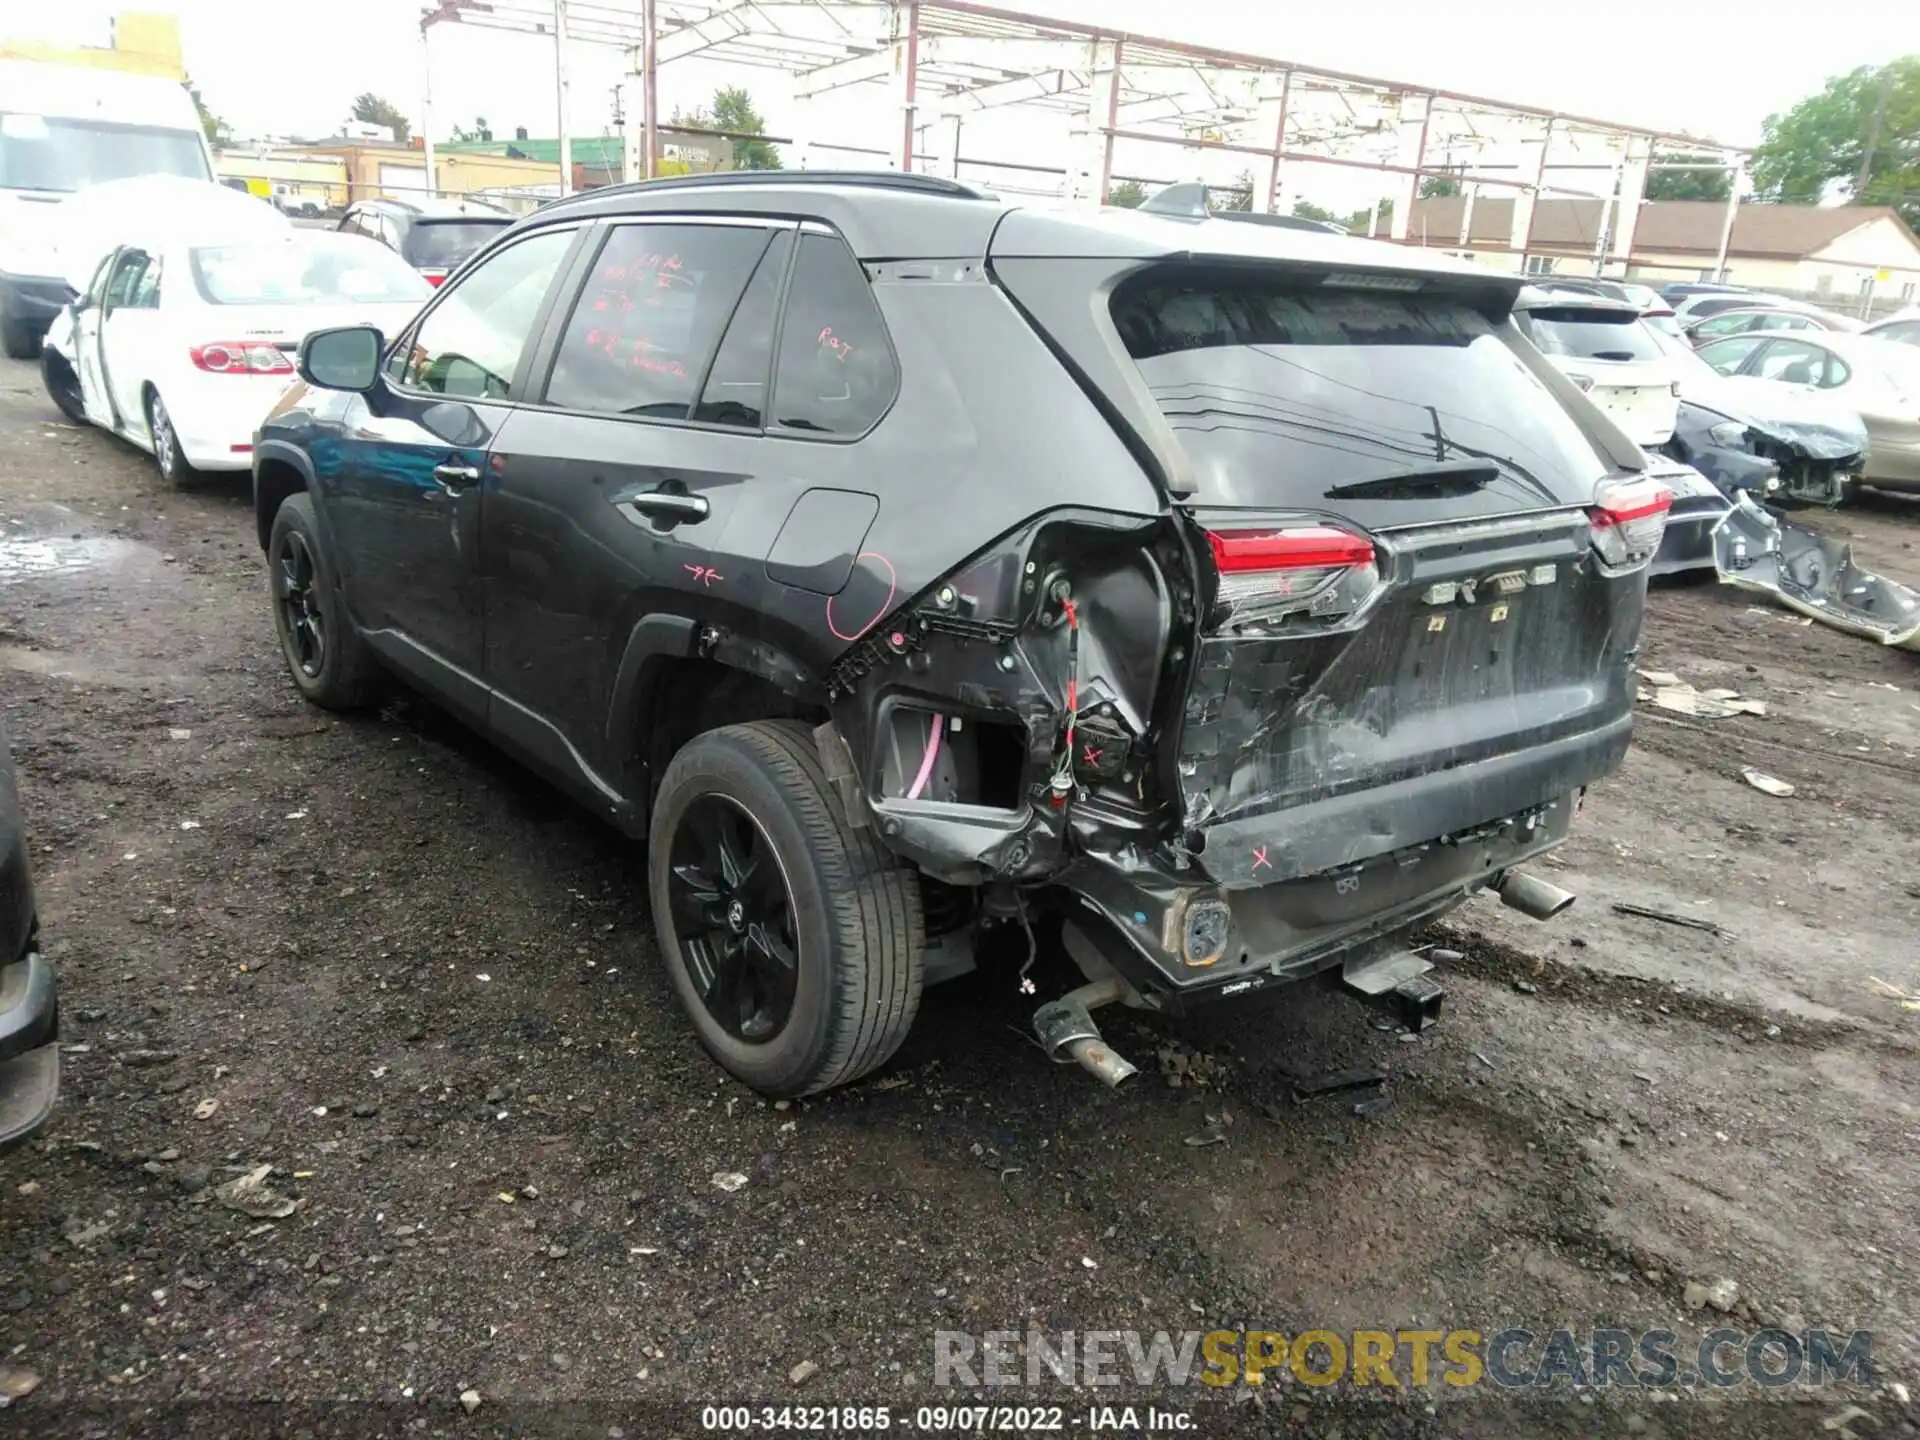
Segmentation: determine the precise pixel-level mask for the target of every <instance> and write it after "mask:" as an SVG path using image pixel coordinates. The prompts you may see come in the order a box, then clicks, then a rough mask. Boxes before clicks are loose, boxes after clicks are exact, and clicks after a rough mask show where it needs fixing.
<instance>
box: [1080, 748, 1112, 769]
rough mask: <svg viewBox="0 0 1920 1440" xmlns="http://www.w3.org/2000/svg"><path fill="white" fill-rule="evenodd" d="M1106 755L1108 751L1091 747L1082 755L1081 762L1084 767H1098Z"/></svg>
mask: <svg viewBox="0 0 1920 1440" xmlns="http://www.w3.org/2000/svg"><path fill="white" fill-rule="evenodd" d="M1104 754H1106V751H1104V750H1100V749H1097V748H1095V747H1094V746H1092V745H1089V746H1087V748H1086V749H1085V750H1084V751H1083V752H1082V753H1081V755H1080V761H1081V763H1082V764H1084V765H1098V764H1099V763H1100V757H1101V756H1102V755H1104Z"/></svg>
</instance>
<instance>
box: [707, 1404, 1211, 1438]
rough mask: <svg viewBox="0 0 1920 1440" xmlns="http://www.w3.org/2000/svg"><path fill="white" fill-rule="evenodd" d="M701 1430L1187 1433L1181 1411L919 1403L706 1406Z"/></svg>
mask: <svg viewBox="0 0 1920 1440" xmlns="http://www.w3.org/2000/svg"><path fill="white" fill-rule="evenodd" d="M700 1428H701V1429H703V1430H710V1431H715V1432H718V1433H720V1434H734V1435H745V1434H749V1433H752V1432H756V1431H776V1430H792V1431H805V1432H810V1433H816V1434H850V1435H873V1434H879V1433H882V1432H885V1431H890V1430H901V1431H906V1432H922V1433H926V1434H941V1433H952V1434H963V1435H977V1434H982V1433H987V1432H992V1433H1000V1434H1009V1435H1039V1434H1051V1433H1055V1432H1060V1431H1064V1430H1067V1429H1069V1428H1071V1429H1074V1430H1080V1429H1085V1430H1089V1431H1095V1432H1098V1431H1126V1432H1129V1433H1136V1432H1139V1431H1143V1430H1150V1431H1165V1432H1168V1433H1181V1432H1191V1431H1192V1430H1193V1429H1194V1419H1193V1416H1192V1414H1191V1413H1189V1412H1188V1411H1185V1410H1178V1409H1167V1408H1162V1407H1160V1406H1157V1405H1096V1406H1092V1407H1089V1408H1088V1410H1087V1411H1086V1412H1085V1414H1084V1415H1082V1414H1079V1413H1070V1412H1069V1411H1068V1410H1067V1408H1066V1407H1065V1406H1063V1405H921V1406H918V1407H917V1408H915V1409H913V1410H904V1409H903V1410H900V1411H898V1412H896V1411H895V1410H894V1409H893V1407H892V1406H888V1405H708V1406H705V1407H703V1408H702V1409H701V1411H700Z"/></svg>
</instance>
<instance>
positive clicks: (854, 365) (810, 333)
mask: <svg viewBox="0 0 1920 1440" xmlns="http://www.w3.org/2000/svg"><path fill="white" fill-rule="evenodd" d="M899 382H900V371H899V367H898V365H897V364H896V363H895V361H894V358H893V345H892V343H891V342H890V341H889V340H888V339H887V328H886V325H885V324H884V323H883V322H882V320H881V319H880V307H879V306H878V305H877V304H875V303H874V299H873V287H872V286H871V285H869V284H868V283H867V272H866V271H865V270H863V269H862V268H861V267H860V262H859V261H858V260H856V259H854V258H853V252H852V251H851V250H849V249H848V248H847V246H846V242H845V241H843V240H841V239H840V238H839V237H838V236H835V235H815V234H807V235H802V236H801V237H800V251H799V254H797V255H796V256H795V257H794V261H793V279H792V281H791V282H790V283H789V284H788V286H787V313H786V315H785V317H784V318H783V320H782V322H781V327H780V358H779V363H778V365H777V366H776V368H775V370H774V379H773V416H774V424H775V425H776V426H777V427H779V428H781V429H785V430H797V431H801V432H804V433H807V434H814V435H835V436H846V437H850V436H855V435H863V434H865V433H866V432H867V431H868V430H870V429H872V428H873V425H874V423H875V422H876V421H878V420H879V419H880V417H881V416H882V415H884V414H886V412H887V407H888V406H889V405H891V404H892V403H893V396H894V391H895V390H896V389H897V388H898V387H899Z"/></svg>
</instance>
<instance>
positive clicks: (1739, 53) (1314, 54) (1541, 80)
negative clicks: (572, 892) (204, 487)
mask: <svg viewBox="0 0 1920 1440" xmlns="http://www.w3.org/2000/svg"><path fill="white" fill-rule="evenodd" d="M599 3H601V4H603V5H606V4H613V5H623V6H630V7H631V8H632V9H634V10H635V11H636V12H637V11H638V8H639V0H599ZM1000 3H1002V4H1004V5H1006V7H1007V8H1010V9H1011V8H1021V9H1030V10H1036V11H1042V12H1045V13H1051V14H1055V15H1060V16H1062V17H1071V18H1076V19H1091V18H1094V17H1096V16H1097V17H1098V18H1099V19H1100V20H1101V21H1102V22H1103V23H1104V24H1106V25H1108V26H1112V27H1117V28H1124V29H1127V30H1130V31H1133V32H1136V33H1140V34H1148V35H1160V36H1173V37H1176V38H1182V39H1190V40H1193V41H1196V42H1198V43H1202V44H1214V45H1219V46H1222V47H1230V48H1234V49H1238V50H1244V51H1253V52H1258V53H1262V54H1272V55H1274V56H1277V57H1280V58H1284V59H1289V60H1293V61H1296V62H1300V63H1307V64H1314V65H1320V66H1324V67H1327V68H1330V69H1337V70H1345V71H1350V72H1357V73H1360V74H1366V75H1377V76H1382V77H1386V78H1389V79H1394V80H1404V81H1408V82H1412V83H1415V84H1424V85H1430V86H1435V87H1438V88H1442V89H1450V90H1457V91H1465V92H1470V93H1474V94H1479V95H1485V96H1490V97H1494V98H1498V99H1503V100H1513V101H1516V102H1521V103H1527V104H1532V105H1536V106H1541V107H1550V108H1556V109H1559V110H1562V111H1567V112H1571V113H1575V114H1583V115H1590V116H1593V117H1596V118H1599V119H1605V120H1617V121H1621V122H1624V123H1629V124H1635V125H1641V126H1647V127H1650V128H1662V129H1675V130H1684V131H1687V132H1690V133H1694V134H1704V135H1708V136H1711V137H1713V138H1715V139H1719V140H1723V141H1726V142H1728V143H1731V144H1750V143H1752V142H1753V141H1754V140H1756V139H1757V138H1758V137H1759V133H1760V124H1761V121H1762V120H1763V119H1764V118H1765V117H1766V116H1767V115H1768V114H1769V113H1772V112H1775V111H1779V110H1784V109H1786V108H1788V107H1789V106H1791V105H1792V104H1793V103H1794V102H1795V101H1796V100H1798V99H1800V98H1801V97H1802V96H1804V95H1806V94H1808V93H1809V92H1811V91H1813V90H1816V89H1818V88H1819V86H1820V85H1821V83H1822V82H1823V81H1824V80H1825V79H1826V78H1827V77H1828V76H1830V75H1835V74H1839V73H1841V72H1844V71H1846V70H1850V69H1852V68H1853V67H1855V66H1857V65H1862V64H1878V63H1881V62H1883V61H1885V60H1888V59H1890V58H1892V57H1894V56H1896V55H1899V54H1902V53H1911V52H1913V51H1916V50H1920V4H1915V3H1913V0H1823V3H1821V4H1819V5H1817V6H1810V7H1809V6H1802V7H1795V8H1793V9H1792V10H1785V11H1783V10H1769V9H1767V8H1764V7H1755V6H1753V5H1752V4H1749V3H1738V4H1736V3H1727V0H1614V3H1612V4H1609V5H1606V6H1595V7H1592V8H1589V9H1587V10H1584V11H1582V10H1581V9H1580V8H1579V7H1576V6H1546V5H1542V6H1525V7H1522V6H1517V5H1514V4H1512V3H1510V0H1509V3H1499V0H1448V3H1439V4H1436V3H1433V0H1345V3H1340V4H1331V5H1311V6H1308V5H1286V6H1281V5H1276V4H1268V3H1260V0H1177V3H1174V0H1051V3H1035V0H1028V3H1027V4H1024V5H1016V4H1014V3H1013V0H1000ZM122 8H133V9H158V10H166V9H173V10H174V11H176V12H177V13H178V14H179V16H180V20H181V30H182V41H183V45H184V48H185V51H186V63H187V67H188V69H189V71H190V72H191V74H192V76H193V78H194V80H195V82H196V83H197V84H198V85H199V86H200V89H201V92H202V94H203V95H204V96H205V98H206V100H207V103H208V104H209V105H210V106H211V107H212V108H213V109H214V111H215V112H216V113H218V114H220V115H221V116H223V117H225V118H226V119H227V120H229V121H230V122H231V123H232V124H233V126H234V128H235V129H236V131H238V132H239V133H241V134H255V135H258V134H275V135H286V134H309V135H319V134H325V133H329V132H332V131H335V130H336V129H337V127H338V125H339V122H340V121H341V119H342V118H343V117H344V116H345V114H346V111H347V107H348V105H349V103H350V102H351V100H352V97H353V96H354V95H356V94H358V93H359V92H361V91H363V90H372V91H375V92H377V93H380V94H383V95H385V96H387V97H389V98H390V99H391V100H392V101H393V102H394V103H395V104H396V105H398V106H399V107H400V109H402V110H403V111H406V112H408V113H409V114H410V115H411V116H412V117H413V118H414V120H415V122H416V124H417V123H418V120H419V116H420V113H421V92H422V87H421V74H422V66H421V43H420V35H419V30H418V26H417V17H418V15H419V13H420V10H421V8H422V7H421V5H420V4H419V0H324V3H312V0H307V3H302V4H297V5H296V4H294V3H293V0H175V3H174V4H172V5H171V6H169V5H168V4H167V3H166V0H62V3H61V4H60V5H59V6H58V11H57V15H56V14H53V13H49V12H52V11H53V10H54V7H52V6H48V7H45V9H42V10H40V11H38V12H37V13H36V14H35V16H34V18H33V19H32V20H30V21H26V22H24V23H22V22H20V21H18V20H14V21H13V23H10V24H9V25H8V26H7V28H8V29H9V30H16V29H18V30H24V31H27V32H29V33H37V34H40V35H44V36H46V37H47V38H55V39H65V40H69V41H80V42H83V43H94V44H101V43H105V39H106V33H107V24H106V22H107V19H108V17H109V16H111V14H112V13H113V12H114V11H116V10H118V9H122ZM27 9H28V0H0V10H4V11H6V12H7V13H8V14H9V16H10V17H12V16H14V15H17V14H19V13H21V12H24V11H26V10H27ZM1516 15H1519V16H1524V17H1525V19H1524V21H1523V22H1521V23H1516V22H1515V20H1514V18H1513V17H1515V16H1516ZM1256 17H1257V18H1256ZM432 43H433V114H434V126H433V128H434V131H435V134H436V135H437V136H441V137H444V136H445V135H446V134H447V133H448V131H449V130H450V128H451V126H452V125H453V124H454V123H455V122H456V121H458V122H460V123H462V124H469V123H471V121H472V119H473V117H475V116H480V115H484V116H485V117H487V120H488V121H489V123H490V125H491V127H492V129H493V131H494V133H495V134H496V135H511V134H512V133H513V129H514V127H515V126H520V125H524V126H526V127H528V129H529V131H530V133H532V134H534V135H551V134H552V133H553V132H554V128H555V116H556V104H555V97H554V84H553V46H552V43H551V41H549V40H545V39H541V38H537V37H533V36H512V35H503V34H499V33H495V32H486V31H476V30H472V29H468V28H466V27H461V26H453V25H443V26H438V27H436V28H435V30H434V31H433V42H432ZM569 66H570V69H571V72H572V88H571V103H570V105H569V107H568V108H569V115H570V119H571V122H572V126H573V129H574V131H575V133H579V134H603V133H610V120H611V113H612V112H611V94H610V92H611V90H612V88H613V86H614V85H615V84H616V83H617V81H618V80H619V77H620V72H621V70H622V68H623V62H622V59H621V56H620V54H619V52H617V51H614V50H611V49H607V48H603V47H598V46H592V45H578V44H577V45H575V46H573V47H571V50H570V56H569ZM717 83H744V84H746V85H747V86H748V87H749V89H750V90H751V91H752V93H753V95H754V98H755V100H756V102H757V103H758V105H759V107H760V109H761V111H762V113H763V114H764V115H765V116H766V118H767V123H768V128H769V130H770V132H771V133H774V134H784V133H786V127H787V126H788V124H789V123H790V122H791V120H792V118H793V115H792V109H791V100H790V96H789V95H788V93H787V81H786V77H784V76H783V75H781V74H779V73H777V72H773V71H766V70H747V71H734V70H729V69H725V68H723V67H718V66H715V65H712V64H704V63H700V62H681V63H677V64H674V65H670V66H668V67H666V69H665V70H664V71H663V74H662V80H661V94H662V104H661V115H662V117H663V118H664V117H665V116H666V115H667V114H668V113H669V112H670V111H671V110H672V109H673V108H674V106H675V105H683V106H687V107H689V108H690V107H692V106H694V105H697V104H699V103H700V102H701V101H702V100H703V99H704V98H705V97H706V96H707V95H709V94H711V92H712V90H713V88H714V86H715V85H716V84H717ZM864 93H865V94H866V95H867V97H868V103H869V104H870V105H871V106H872V107H873V114H872V116H870V117H867V118H868V119H869V122H870V123H871V121H872V120H874V119H877V118H878V117H879V116H880V115H882V114H884V107H885V106H886V103H887V102H886V99H885V92H884V91H883V90H881V89H879V88H874V89H871V90H869V91H866V92H864ZM861 128H862V129H863V130H865V136H864V138H865V139H866V140H867V143H876V142H874V140H873V138H872V137H873V133H874V131H873V129H871V128H867V127H861ZM978 133H979V134H980V136H981V139H980V143H978V144H972V143H970V144H967V145H965V146H963V149H964V150H965V151H966V152H967V153H969V154H971V153H974V152H976V151H979V150H981V149H983V148H986V147H988V146H990V145H992V143H993V142H994V140H995V139H996V137H994V136H993V135H992V134H991V133H990V132H978ZM838 138H851V137H848V136H846V135H844V134H843V135H842V136H840V137H838ZM1011 153H1013V154H1015V155H1017V154H1018V151H1017V148H1016V150H1014V151H1013V152H1011ZM1019 158H1026V157H1025V156H1019ZM1369 183H1371V182H1369Z"/></svg>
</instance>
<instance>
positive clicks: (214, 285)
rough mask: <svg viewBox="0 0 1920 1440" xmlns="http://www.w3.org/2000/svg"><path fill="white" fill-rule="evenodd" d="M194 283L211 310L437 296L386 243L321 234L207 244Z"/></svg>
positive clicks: (196, 258)
mask: <svg viewBox="0 0 1920 1440" xmlns="http://www.w3.org/2000/svg"><path fill="white" fill-rule="evenodd" d="M193 283H194V285H195V286H196V287H197V288H198V289H199V291H200V296H201V298H202V299H204V300H205V301H206V302H207V303H208V304H209V305H328V304H352V303H356V302H357V303H360V304H368V305H384V304H404V303H406V302H408V301H412V302H415V303H420V302H424V301H425V300H426V298H427V296H429V295H431V294H432V293H433V288H432V287H431V286H430V285H428V284H427V282H426V281H425V280H422V279H421V278H420V276H419V275H418V274H417V273H416V272H415V271H414V269H413V268H412V267H411V266H410V265H408V264H407V262H406V261H404V260H402V259H401V258H400V257H399V256H398V255H396V254H394V253H393V252H392V251H391V250H389V249H387V247H386V246H384V245H379V244H376V243H375V242H374V241H372V240H366V239H362V238H361V237H359V236H357V235H333V234H329V233H327V232H325V231H318V230H308V231H302V232H296V238H293V239H288V240H270V241H267V242H265V243H264V244H258V245H212V246H202V247H200V248H199V249H196V250H195V251H194V252H193Z"/></svg>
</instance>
